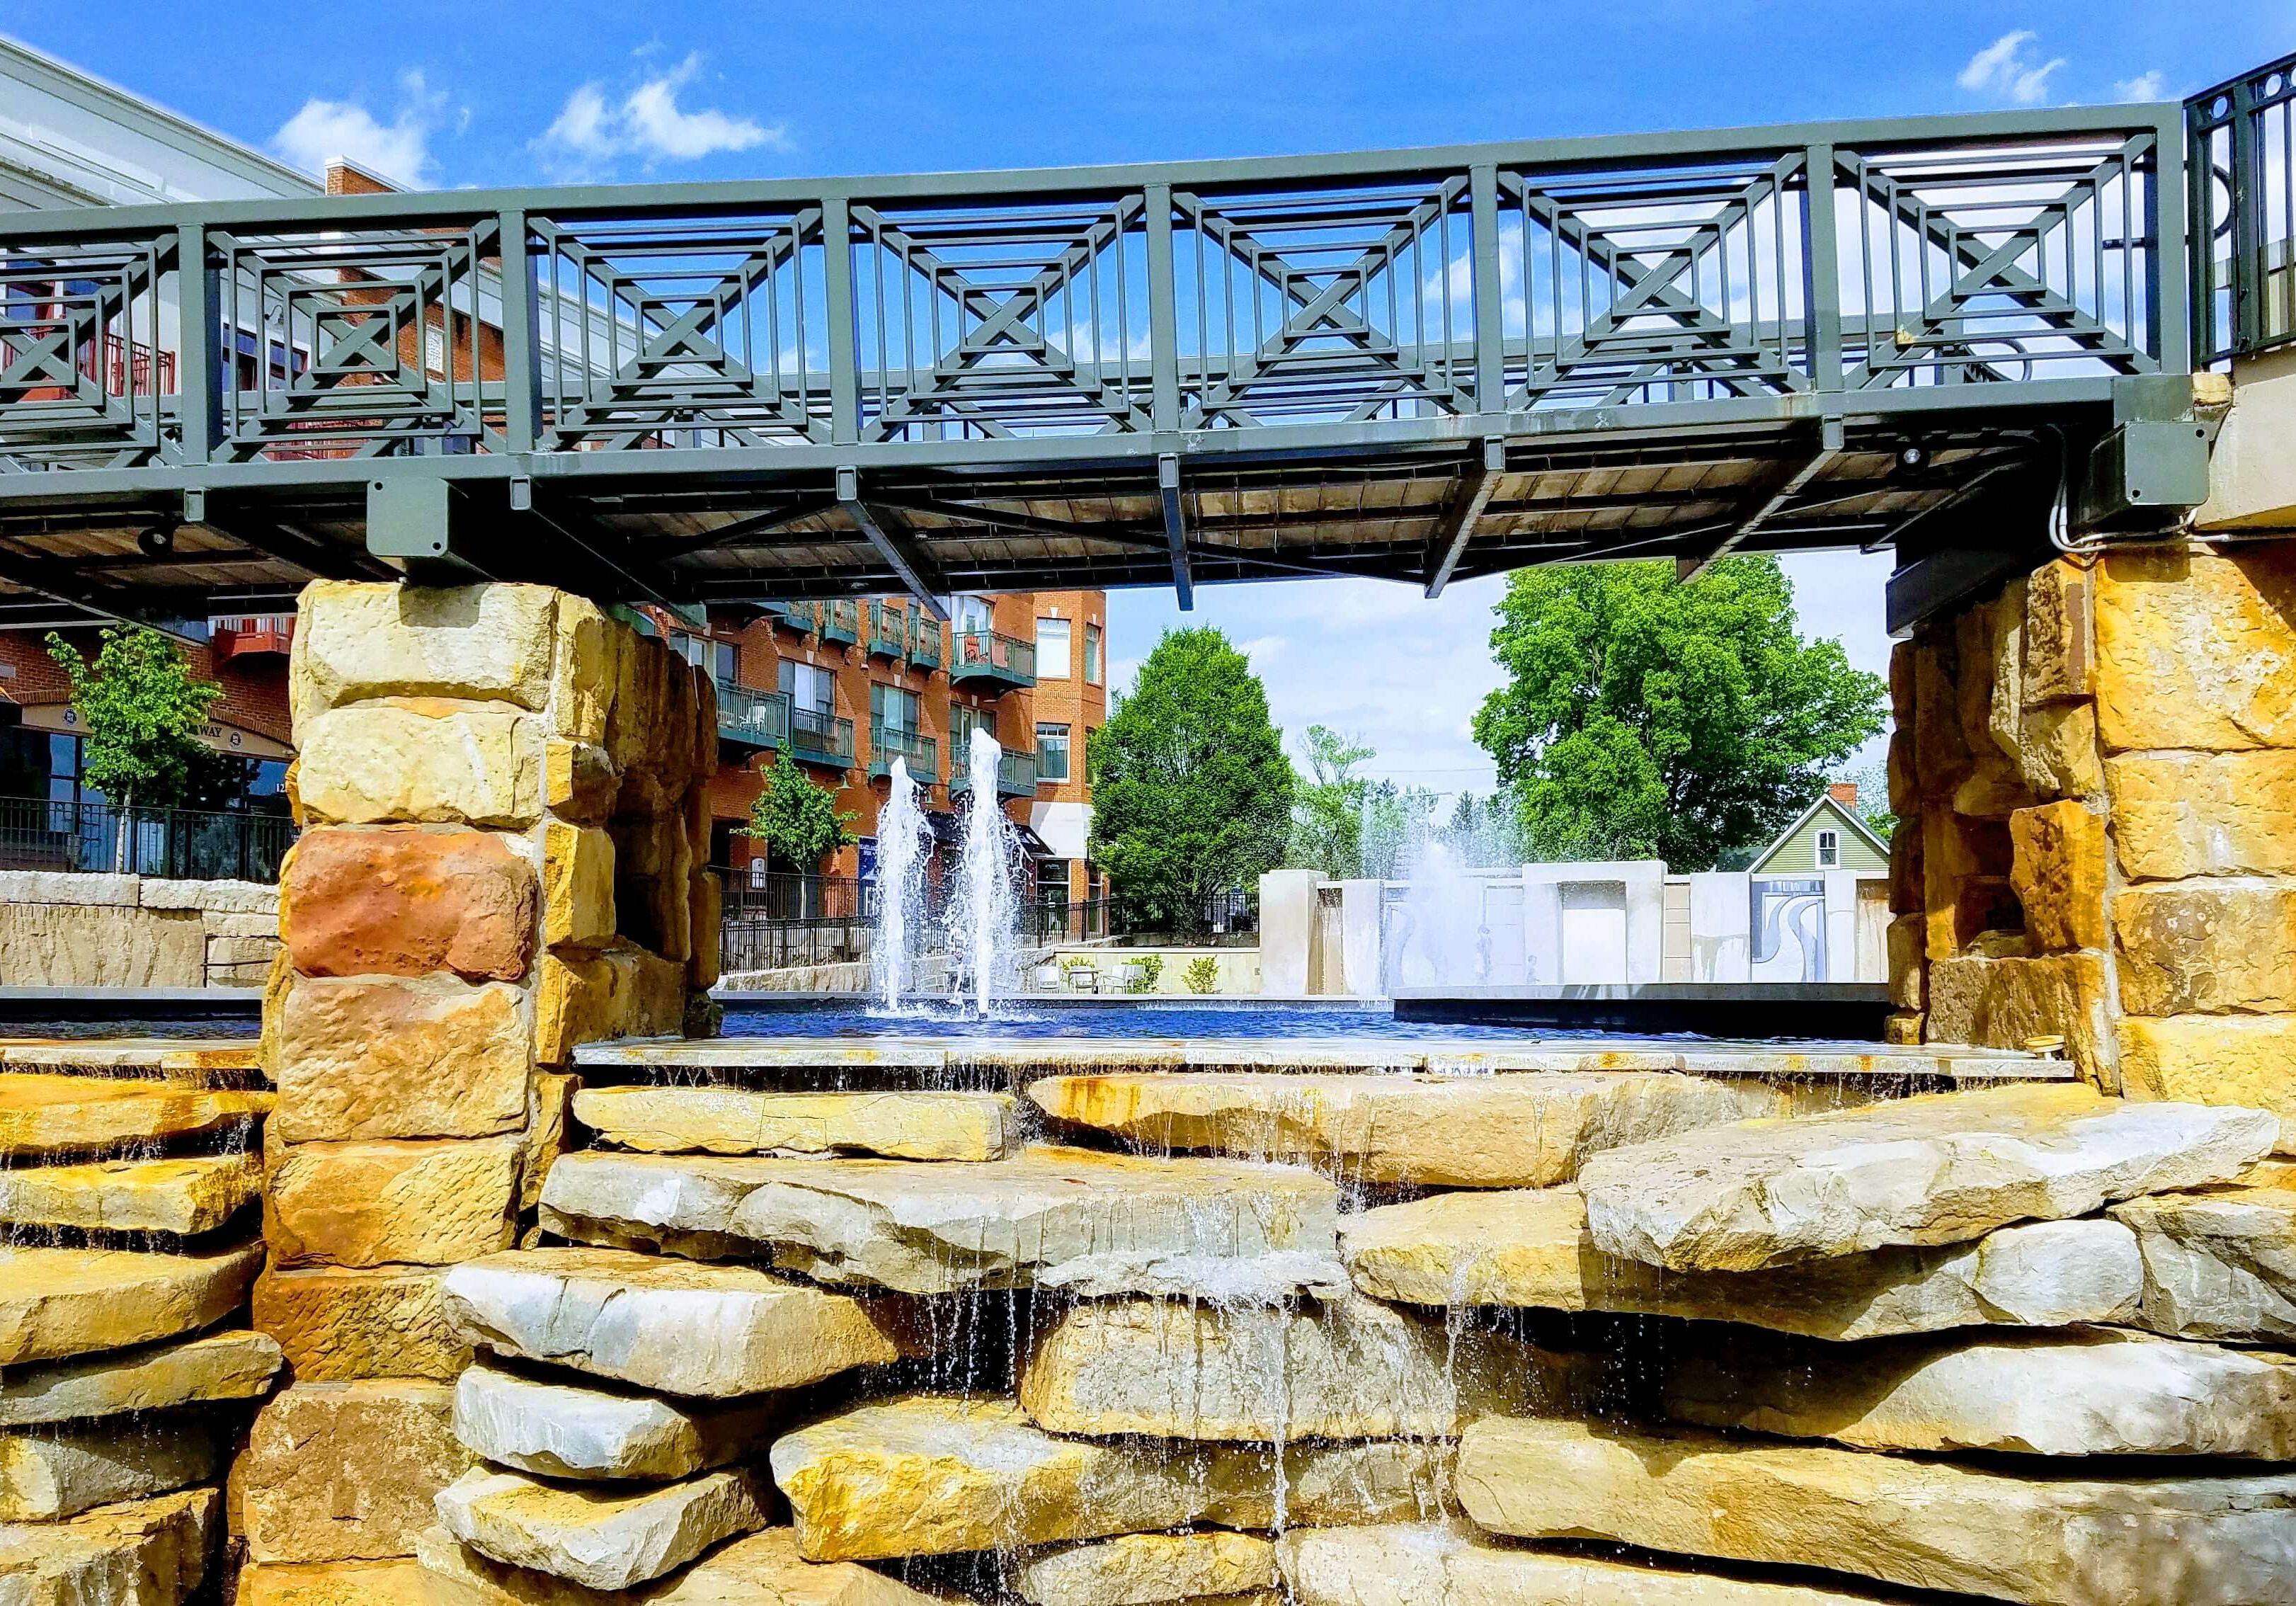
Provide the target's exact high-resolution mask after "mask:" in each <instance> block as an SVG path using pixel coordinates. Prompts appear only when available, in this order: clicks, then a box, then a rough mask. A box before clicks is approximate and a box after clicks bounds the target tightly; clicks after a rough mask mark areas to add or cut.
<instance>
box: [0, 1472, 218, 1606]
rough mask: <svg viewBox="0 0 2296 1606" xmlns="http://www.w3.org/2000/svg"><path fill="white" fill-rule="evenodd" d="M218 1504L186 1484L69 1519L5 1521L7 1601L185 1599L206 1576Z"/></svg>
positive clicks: (152, 1602) (1, 1584) (52, 1605)
mask: <svg viewBox="0 0 2296 1606" xmlns="http://www.w3.org/2000/svg"><path fill="white" fill-rule="evenodd" d="M217 1504H218V1501H217V1495H216V1492H215V1491H214V1490H213V1489H183V1490H179V1491H177V1492H176V1493H175V1494H172V1495H153V1496H152V1498H151V1499H149V1500H132V1501H127V1502H125V1503H123V1504H119V1505H105V1506H98V1507H97V1508H96V1509H95V1510H94V1511H92V1512H82V1513H80V1515H78V1516H77V1517H74V1518H71V1519H70V1520H68V1521H63V1522H25V1523H6V1524H0V1601H5V1602H8V1606H183V1602H184V1601H186V1600H187V1599H189V1598H190V1597H191V1596H192V1594H193V1592H194V1591H196V1590H197V1589H198V1588H199V1586H200V1583H201V1580H202V1579H203V1578H204V1577H206V1576H207V1568H208V1555H209V1549H210V1546H211V1543H212V1535H213V1533H214V1529H215V1517H216V1507H217Z"/></svg>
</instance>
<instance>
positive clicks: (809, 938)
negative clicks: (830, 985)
mask: <svg viewBox="0 0 2296 1606" xmlns="http://www.w3.org/2000/svg"><path fill="white" fill-rule="evenodd" d="M868 930H869V927H868V923H867V922H863V921H855V920H765V919H737V918H735V917H734V915H732V914H727V916H726V923H725V926H724V929H723V930H722V931H721V932H720V934H719V938H718V944H719V946H718V963H719V965H720V967H721V968H722V969H723V970H725V971H726V972H728V973H729V974H730V973H731V972H733V971H779V970H784V969H786V968H788V967H789V966H791V965H800V964H836V963H841V962H843V961H846V960H854V959H866V958H867V957H868V956H869V944H868Z"/></svg>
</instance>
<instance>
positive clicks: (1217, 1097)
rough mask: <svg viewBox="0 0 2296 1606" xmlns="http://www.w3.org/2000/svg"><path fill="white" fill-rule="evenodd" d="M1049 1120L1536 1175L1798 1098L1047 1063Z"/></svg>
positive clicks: (1254, 1154)
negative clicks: (1111, 1069)
mask: <svg viewBox="0 0 2296 1606" xmlns="http://www.w3.org/2000/svg"><path fill="white" fill-rule="evenodd" d="M1029 1098H1030V1099H1031V1100H1033V1101H1034V1102H1036V1103H1037V1106H1038V1107H1039V1108H1041V1109H1042V1110H1044V1112H1045V1113H1046V1115H1047V1116H1049V1117H1051V1118H1053V1119H1054V1120H1056V1121H1063V1122H1068V1123H1070V1124H1072V1125H1075V1126H1080V1127H1090V1128H1093V1129H1095V1130H1096V1131H1101V1132H1106V1133H1111V1134H1113V1135H1116V1136H1118V1137H1121V1138H1124V1139H1126V1140H1127V1141H1128V1142H1131V1143H1141V1144H1144V1145H1147V1146H1148V1147H1150V1148H1155V1149H1205V1150H1211V1151H1215V1152H1218V1153H1221V1154H1234V1155H1243V1156H1248V1157H1250V1158H1252V1159H1289V1160H1306V1161H1309V1162H1312V1163H1316V1164H1318V1165H1320V1166H1323V1167H1325V1168H1329V1169H1331V1170H1333V1171H1334V1172H1336V1173H1337V1174H1338V1175H1339V1176H1341V1177H1342V1178H1344V1179H1346V1180H1348V1181H1352V1182H1367V1183H1420V1184H1434V1185H1442V1186H1448V1187H1463V1188H1544V1187H1547V1186H1550V1185H1552V1184H1555V1183H1560V1182H1568V1181H1569V1180H1570V1178H1571V1177H1573V1176H1577V1175H1578V1174H1579V1166H1580V1165H1581V1164H1583V1163H1584V1162H1585V1160H1586V1159H1587V1157H1588V1156H1589V1155H1592V1154H1595V1153H1598V1152H1600V1151H1603V1150H1605V1149H1615V1148H1617V1147H1619V1146H1620V1144H1623V1143H1647V1142H1649V1141H1651V1140H1652V1139H1654V1138H1661V1137H1669V1136H1672V1135H1675V1134H1677V1133H1682V1132H1690V1131H1694V1130H1696V1129H1697V1128H1699V1127H1712V1126H1719V1125H1722V1124H1724V1123H1726V1122H1730V1121H1743V1120H1751V1119H1753V1118H1757V1117H1761V1116H1783V1115H1791V1114H1793V1113H1794V1112H1795V1111H1796V1110H1797V1109H1800V1108H1807V1107H1808V1104H1807V1103H1806V1102H1804V1101H1805V1100H1806V1099H1807V1095H1806V1094H1805V1095H1803V1098H1802V1099H1798V1098H1797V1095H1796V1091H1795V1089H1794V1088H1793V1087H1792V1086H1790V1085H1788V1084H1785V1083H1782V1082H1769V1081H1723V1080H1715V1079H1710V1078H1708V1077H1685V1076H1677V1075H1674V1074H1672V1073H1670V1072H1665V1071H1657V1072H1644V1071H1619V1072H1610V1073H1604V1072H1594V1073H1583V1074H1576V1075H1574V1074H1570V1073H1567V1072H1566V1073H1562V1074H1557V1075H1550V1076H1537V1077H1444V1076H1425V1075H1413V1074H1408V1073H1406V1074H1402V1075H1393V1076H1363V1075H1354V1076H1330V1075H1323V1074H1316V1073H1309V1074H1304V1075H1295V1076H1286V1075H1283V1074H1280V1073H1273V1074H1258V1075H1255V1074H1250V1073H1242V1074H1238V1073H1221V1072H1185V1073H1179V1074H1171V1073H1164V1074H1158V1073H1153V1072H1151V1073H1147V1074H1129V1075H1126V1074H1117V1075H1108V1076H1074V1077H1046V1079H1045V1080H1043V1081H1041V1082H1037V1083H1035V1084H1033V1085H1032V1086H1030V1087H1029Z"/></svg>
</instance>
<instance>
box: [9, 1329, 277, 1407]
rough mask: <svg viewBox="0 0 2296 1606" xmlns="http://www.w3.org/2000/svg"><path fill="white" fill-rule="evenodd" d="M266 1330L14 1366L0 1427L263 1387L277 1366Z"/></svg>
mask: <svg viewBox="0 0 2296 1606" xmlns="http://www.w3.org/2000/svg"><path fill="white" fill-rule="evenodd" d="M279 1361H280V1355H279V1345H278V1342H277V1341H276V1340H274V1339H272V1338H271V1337H270V1336H269V1335H268V1334H267V1333H260V1332H213V1333H208V1334H205V1335H203V1336H201V1337H200V1338H196V1339H185V1340H181V1341H179V1342H162V1343H158V1344H150V1345H145V1346H143V1348H137V1349H133V1350H125V1351H115V1352H112V1353H110V1354H105V1355H100V1356H82V1357H80V1358H78V1359H75V1360H69V1361H55V1362H52V1363H50V1364H46V1365H44V1366H21V1367H11V1368H9V1370H8V1371H7V1372H6V1373H5V1374H0V1428H26V1427H32V1426H35V1425H37V1424H40V1423H44V1422H71V1421H74V1420H77V1419H86V1418H90V1417H101V1416H117V1415H119V1414H120V1413H124V1412H128V1411H161V1410H165V1409H167V1408H168V1406H170V1405H191V1404H193V1403H196V1402H201V1401H209V1400H237V1399H253V1398H255V1397H257V1396H258V1395H262V1394H266V1393H268V1392H269V1391H270V1389H271V1380H272V1379H273V1378H274V1377H275V1376H277V1375H278V1372H279Z"/></svg>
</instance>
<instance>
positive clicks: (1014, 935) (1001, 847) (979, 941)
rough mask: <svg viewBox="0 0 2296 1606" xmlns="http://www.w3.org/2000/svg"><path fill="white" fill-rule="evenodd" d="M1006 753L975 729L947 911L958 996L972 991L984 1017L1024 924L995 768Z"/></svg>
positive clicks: (1008, 824) (1009, 825)
mask: <svg viewBox="0 0 2296 1606" xmlns="http://www.w3.org/2000/svg"><path fill="white" fill-rule="evenodd" d="M1004 752H1005V750H1004V749H1003V748H1001V747H999V746H998V745H997V742H996V737H994V736H992V735H990V734H989V733H988V732H987V731H985V730H982V729H980V727H979V726H977V725H976V726H975V727H974V728H973V732H972V750H971V751H970V752H968V753H967V754H966V755H965V767H966V771H967V773H968V774H970V775H971V776H972V794H971V795H970V797H969V798H968V799H966V801H965V807H964V856H963V858H962V859H960V860H959V862H958V864H957V877H956V881H957V884H956V893H955V897H952V898H951V899H950V900H949V906H948V936H949V946H950V948H951V950H952V951H953V952H954V953H955V956H956V957H957V959H958V961H959V963H958V965H957V967H956V974H955V996H956V998H957V999H958V1000H959V1001H960V1002H961V1001H962V1000H963V999H964V995H965V990H966V989H967V988H968V987H969V988H970V989H971V991H972V1003H973V1007H974V1008H975V1009H977V1010H978V1011H980V1013H982V1014H984V1015H985V1014H987V1013H988V1009H989V1004H990V1000H991V998H992V997H993V996H994V994H995V990H996V984H997V983H998V982H999V981H1000V980H1002V979H1003V977H1002V975H1001V973H1000V970H999V967H1000V966H1001V965H1003V964H1005V963H1008V962H1010V960H1011V959H1012V958H1013V956H1014V955H1015V950H1016V948H1017V946H1018V936H1019V930H1020V924H1021V905H1020V900H1019V898H1018V897H1016V896H1015V895H1014V893H1013V853H1014V849H1015V847H1016V841H1015V838H1014V833H1013V823H1012V822H1011V821H1010V820H1008V819H1006V818H1005V811H1004V810H1003V809H1002V808H999V807H997V804H996V762H997V760H998V759H999V758H1002V757H1003V756H1004Z"/></svg>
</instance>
